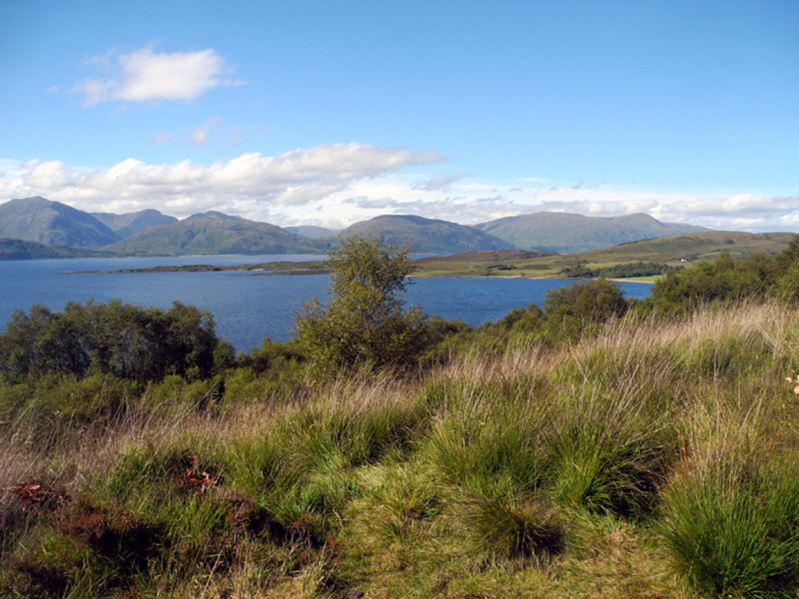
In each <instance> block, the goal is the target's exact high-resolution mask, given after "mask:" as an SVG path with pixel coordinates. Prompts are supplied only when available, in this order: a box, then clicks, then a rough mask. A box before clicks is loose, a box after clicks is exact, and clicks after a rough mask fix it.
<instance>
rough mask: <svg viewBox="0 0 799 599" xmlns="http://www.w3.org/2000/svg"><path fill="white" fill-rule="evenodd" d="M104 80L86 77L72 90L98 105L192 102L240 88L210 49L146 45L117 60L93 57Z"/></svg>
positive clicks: (237, 80)
mask: <svg viewBox="0 0 799 599" xmlns="http://www.w3.org/2000/svg"><path fill="white" fill-rule="evenodd" d="M90 63H91V64H94V65H100V66H102V67H103V70H104V71H105V73H104V76H103V77H89V78H87V79H84V80H83V81H81V82H80V83H78V84H76V85H75V87H74V91H76V92H78V93H81V94H82V95H83V96H84V105H87V106H89V105H92V104H98V103H100V102H113V101H121V102H151V101H159V100H193V99H194V98H197V97H199V96H201V95H203V94H204V93H205V92H207V91H208V90H210V89H213V88H215V87H224V86H235V85H243V84H244V82H243V81H241V80H239V79H230V78H227V77H226V75H229V74H230V73H231V72H232V68H231V67H230V66H229V65H228V64H227V63H226V62H225V60H224V59H223V58H222V57H221V56H219V55H218V54H217V53H216V52H215V51H214V50H212V49H210V48H209V49H205V50H198V51H194V52H172V53H168V52H156V51H154V50H153V48H152V47H151V46H145V47H144V48H140V49H138V50H134V51H132V52H129V53H127V54H120V55H119V56H118V57H116V56H114V55H113V53H109V54H108V55H106V56H104V57H99V58H95V59H93V60H92V61H90Z"/></svg>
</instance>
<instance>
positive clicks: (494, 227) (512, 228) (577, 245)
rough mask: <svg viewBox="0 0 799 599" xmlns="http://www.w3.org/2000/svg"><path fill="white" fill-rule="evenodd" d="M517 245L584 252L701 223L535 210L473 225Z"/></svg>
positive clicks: (689, 229)
mask: <svg viewBox="0 0 799 599" xmlns="http://www.w3.org/2000/svg"><path fill="white" fill-rule="evenodd" d="M476 228H477V229H479V230H480V231H484V232H486V233H490V234H491V235H494V236H496V237H499V238H500V239H504V240H505V241H507V242H508V243H511V244H513V245H514V246H515V247H517V248H519V249H528V250H548V251H552V252H558V253H560V254H571V253H576V252H586V251H590V250H595V249H599V248H604V247H609V246H614V245H618V244H620V243H626V242H629V241H637V240H639V239H649V238H652V237H665V236H668V235H676V234H678V233H689V232H696V231H703V230H705V229H702V228H701V227H695V226H693V225H684V224H667V223H661V222H660V221H658V220H656V219H654V218H652V217H651V216H648V215H646V214H630V215H626V216H613V217H591V216H582V215H580V214H568V213H563V212H536V213H534V214H524V215H522V216H512V217H508V218H502V219H499V220H495V221H491V222H488V223H483V224H480V225H476Z"/></svg>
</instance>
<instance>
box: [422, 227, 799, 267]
mask: <svg viewBox="0 0 799 599" xmlns="http://www.w3.org/2000/svg"><path fill="white" fill-rule="evenodd" d="M794 237H796V235H795V234H794V233H760V234H755V233H741V232H737V231H736V232H732V231H706V232H701V233H686V234H681V235H671V236H668V237H658V238H654V239H643V240H641V241H633V242H630V243H623V244H621V245H616V246H613V247H609V248H604V249H601V250H591V251H588V252H580V253H577V254H552V253H547V252H522V251H510V250H505V251H497V252H468V253H464V254H456V255H454V256H447V257H430V258H423V259H421V260H419V261H418V262H419V263H420V269H419V271H418V273H417V275H416V276H504V277H531V278H543V277H558V276H564V275H565V276H570V277H573V278H581V277H584V276H596V275H603V276H604V275H607V276H611V277H616V276H617V277H618V278H629V277H630V276H631V275H629V274H628V273H626V272H625V271H624V269H620V270H619V269H618V267H619V266H629V265H641V266H643V267H649V270H658V271H660V272H659V273H658V274H662V273H663V272H665V271H666V270H668V269H678V268H682V267H685V266H690V265H691V264H696V263H697V262H701V261H703V260H713V259H715V258H716V257H718V256H719V254H721V253H723V252H726V253H729V254H730V255H731V256H732V257H733V258H735V259H742V258H745V257H746V256H749V255H750V254H753V253H762V254H768V255H771V256H773V255H776V254H778V253H780V252H781V251H782V250H783V249H785V247H786V246H787V245H788V243H789V242H790V241H791V239H793V238H794ZM653 267H654V268H653ZM603 269H604V271H602V270H603ZM614 269H617V270H619V272H618V273H614V272H613V270H614ZM644 270H646V268H644ZM599 271H602V272H599ZM651 274H655V273H654V272H652V273H651ZM632 276H633V277H635V276H636V275H632Z"/></svg>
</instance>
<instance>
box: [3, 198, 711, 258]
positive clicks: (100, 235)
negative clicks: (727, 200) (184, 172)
mask: <svg viewBox="0 0 799 599" xmlns="http://www.w3.org/2000/svg"><path fill="white" fill-rule="evenodd" d="M705 230H706V229H702V228H701V227H695V226H692V225H685V224H673V223H661V222H660V221H658V220H656V219H654V218H652V217H651V216H648V215H645V214H633V215H628V216H619V217H609V218H601V217H588V216H582V215H579V214H567V213H555V212H538V213H534V214H525V215H522V216H514V217H508V218H503V219H499V220H495V221H491V222H487V223H482V224H479V225H475V226H466V225H460V224H456V223H453V222H449V221H444V220H437V219H430V218H424V217H421V216H412V215H384V216H378V217H375V218H373V219H371V220H368V221H363V222H359V223H356V224H354V225H352V226H350V227H348V228H346V229H344V230H343V231H339V232H335V231H329V230H327V229H323V228H321V227H290V228H285V229H284V228H281V227H277V226H275V225H271V224H269V223H262V222H256V221H251V220H247V219H244V218H241V217H238V216H230V215H227V214H223V213H221V212H206V213H203V214H195V215H193V216H190V217H188V218H185V219H183V220H177V219H176V218H174V217H171V216H166V215H164V214H161V213H160V212H159V211H157V210H143V211H140V212H133V213H128V214H120V215H118V214H112V213H95V214H91V213H88V212H83V211H80V210H76V209H75V208H72V207H70V206H67V205H66V204H62V203H60V202H52V201H49V200H46V199H45V198H42V197H34V198H25V199H18V200H10V201H8V202H6V203H4V204H0V238H7V240H8V239H10V240H17V242H15V243H14V244H10V245H9V243H8V241H6V242H5V243H6V246H7V248H8V251H7V252H5V253H0V259H2V258H3V256H4V255H5V256H24V255H30V256H33V255H36V256H40V255H42V253H43V251H44V250H43V249H42V248H40V247H38V246H33V245H31V246H27V247H26V246H22V245H20V243H19V241H20V240H21V242H22V243H37V244H44V245H45V246H59V248H60V249H58V250H57V251H56V250H53V252H54V255H58V256H64V255H68V254H69V249H68V248H73V249H82V250H98V249H101V250H102V252H103V254H104V255H123V256H129V255H153V256H158V255H160V256H164V255H201V254H286V253H321V252H324V251H326V250H328V249H330V248H332V247H335V245H336V243H337V240H338V238H339V237H348V236H352V235H361V236H371V237H378V238H380V239H381V240H382V241H384V242H389V243H393V244H395V245H405V244H409V245H410V247H411V250H412V251H414V252H416V253H425V254H452V253H455V252H467V251H479V250H492V251H499V250H508V249H519V250H528V251H550V252H558V253H574V252H582V251H587V250H593V249H600V248H605V247H610V246H614V245H618V244H621V243H627V242H631V241H638V240H641V239H650V238H654V237H664V236H669V235H676V234H681V233H691V232H698V231H705ZM83 255H85V254H83ZM8 259H10V258H8Z"/></svg>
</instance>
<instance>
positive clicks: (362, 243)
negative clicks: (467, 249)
mask: <svg viewBox="0 0 799 599" xmlns="http://www.w3.org/2000/svg"><path fill="white" fill-rule="evenodd" d="M330 263H331V266H332V269H333V278H332V282H331V285H330V296H331V297H330V301H329V302H328V304H327V306H324V307H323V306H322V305H321V304H320V303H319V301H318V300H317V299H316V298H313V299H312V300H311V302H310V303H304V304H303V307H302V310H301V311H300V312H299V313H298V314H297V318H296V321H295V333H296V338H297V342H298V344H299V346H300V348H301V351H302V352H303V353H304V354H305V355H307V356H308V357H309V359H310V360H311V362H312V363H313V364H314V366H316V367H317V368H320V369H322V370H325V369H328V368H334V367H341V366H344V367H350V366H356V365H360V364H368V365H371V366H373V367H381V366H386V365H389V364H391V365H406V364H410V363H413V362H414V361H415V360H416V359H417V358H418V356H419V354H420V352H421V350H422V349H423V347H424V340H425V327H424V322H425V321H424V317H423V315H422V311H421V308H418V307H415V308H411V309H408V310H404V309H403V301H402V294H403V293H404V292H405V287H406V285H407V284H408V281H407V278H406V277H407V276H408V275H409V274H410V273H411V272H412V270H413V265H412V264H411V261H410V258H409V257H408V249H407V248H397V247H395V246H392V245H391V244H386V245H384V244H382V243H381V242H380V240H378V239H364V238H360V237H351V238H349V239H344V240H342V241H341V246H340V247H339V249H338V251H336V252H332V253H331V254H330Z"/></svg>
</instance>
